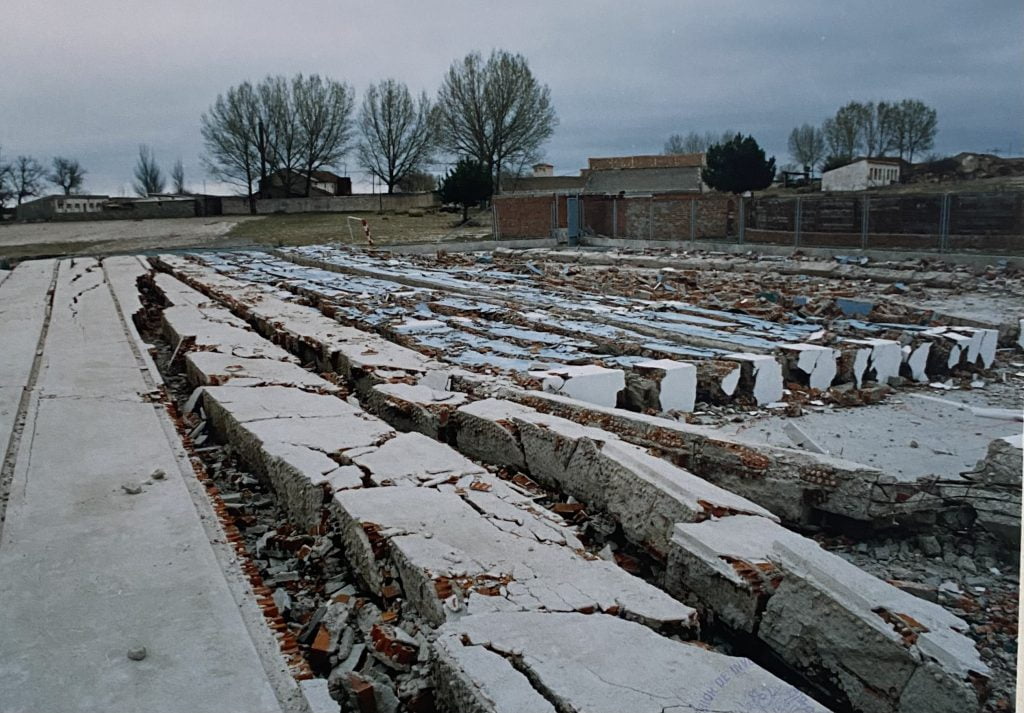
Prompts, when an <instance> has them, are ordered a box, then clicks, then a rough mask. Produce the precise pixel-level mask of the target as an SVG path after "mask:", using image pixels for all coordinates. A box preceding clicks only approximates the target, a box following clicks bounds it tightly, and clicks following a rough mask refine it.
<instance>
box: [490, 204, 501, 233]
mask: <svg viewBox="0 0 1024 713" xmlns="http://www.w3.org/2000/svg"><path fill="white" fill-rule="evenodd" d="M491 238H492V239H494V240H499V239H500V238H499V236H498V204H497V203H495V202H494V201H491Z"/></svg>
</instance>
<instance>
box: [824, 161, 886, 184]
mask: <svg viewBox="0 0 1024 713" xmlns="http://www.w3.org/2000/svg"><path fill="white" fill-rule="evenodd" d="M902 164H903V162H902V161H900V159H898V158H858V159H855V160H854V161H852V162H851V163H848V164H846V165H845V166H840V167H839V168H833V169H832V170H831V171H825V172H824V173H823V174H821V190H823V191H863V190H867V189H868V188H879V187H881V186H888V185H891V184H893V183H899V182H900V168H901V166H902Z"/></svg>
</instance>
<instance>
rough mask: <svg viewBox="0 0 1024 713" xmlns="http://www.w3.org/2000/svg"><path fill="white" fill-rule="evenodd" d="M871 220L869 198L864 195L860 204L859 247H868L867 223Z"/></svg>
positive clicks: (863, 248) (864, 248) (865, 248)
mask: <svg viewBox="0 0 1024 713" xmlns="http://www.w3.org/2000/svg"><path fill="white" fill-rule="evenodd" d="M870 221H871V199H870V198H869V197H868V196H864V198H863V199H862V200H861V204H860V249H861V250H867V247H868V223H870Z"/></svg>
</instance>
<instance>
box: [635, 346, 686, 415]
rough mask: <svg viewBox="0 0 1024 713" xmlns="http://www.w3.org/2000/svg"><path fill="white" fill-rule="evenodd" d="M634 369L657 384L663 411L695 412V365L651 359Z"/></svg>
mask: <svg viewBox="0 0 1024 713" xmlns="http://www.w3.org/2000/svg"><path fill="white" fill-rule="evenodd" d="M633 369H635V370H636V371H638V372H640V373H641V374H644V375H645V376H648V377H649V378H650V379H652V380H653V381H654V382H655V383H656V384H657V386H658V396H659V401H660V404H659V406H660V410H661V411H681V412H683V413H690V412H692V411H693V404H694V402H695V401H696V399H697V367H696V366H695V365H693V364H690V363H688V362H683V361H674V360H672V359H651V360H648V361H642V362H638V363H636V364H634V365H633Z"/></svg>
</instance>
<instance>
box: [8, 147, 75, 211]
mask: <svg viewBox="0 0 1024 713" xmlns="http://www.w3.org/2000/svg"><path fill="white" fill-rule="evenodd" d="M85 174H86V171H85V169H84V168H82V166H81V164H80V163H79V162H78V161H77V160H76V159H72V158H65V157H63V156H54V157H53V160H52V161H51V162H50V167H49V168H46V167H45V166H44V165H43V164H42V163H40V162H39V161H38V160H37V159H35V158H33V157H31V156H17V157H16V158H14V159H13V160H12V161H10V162H6V161H4V160H3V153H2V152H0V206H3V205H5V204H6V203H7V201H9V200H14V202H15V203H16V204H17V205H21V203H22V201H24V200H25V199H26V198H32V197H34V196H38V195H39V194H40V193H42V191H43V189H44V188H45V187H46V185H47V183H50V184H53V185H54V186H55V187H57V188H60V189H61V191H63V193H64V195H66V196H67V195H71V194H72V193H77V192H78V191H80V190H81V188H82V183H83V182H84V181H85Z"/></svg>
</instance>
